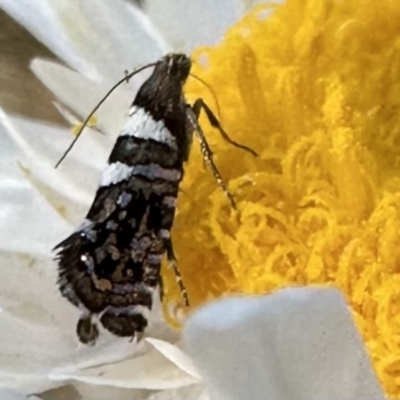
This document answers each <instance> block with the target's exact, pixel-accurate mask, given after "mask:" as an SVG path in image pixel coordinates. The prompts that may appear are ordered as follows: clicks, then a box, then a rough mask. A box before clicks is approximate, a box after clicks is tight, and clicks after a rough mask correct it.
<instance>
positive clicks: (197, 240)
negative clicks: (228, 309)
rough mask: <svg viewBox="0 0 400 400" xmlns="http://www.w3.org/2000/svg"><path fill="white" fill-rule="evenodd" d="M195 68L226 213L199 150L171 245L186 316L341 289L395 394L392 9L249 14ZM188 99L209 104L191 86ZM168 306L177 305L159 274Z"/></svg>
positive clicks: (397, 326)
mask: <svg viewBox="0 0 400 400" xmlns="http://www.w3.org/2000/svg"><path fill="white" fill-rule="evenodd" d="M193 59H194V60H195V66H194V67H193V73H195V74H196V75H198V76H199V77H201V78H202V79H204V80H205V81H206V82H207V83H208V84H209V85H210V86H211V87H212V88H213V89H214V90H215V92H216V94H217V97H218V103H219V105H220V106H221V112H220V120H221V122H222V124H223V126H224V128H225V130H226V131H227V132H228V133H229V134H230V136H231V137H232V138H233V139H234V140H236V141H238V142H240V143H243V144H246V145H248V146H250V147H252V148H254V149H255V150H256V151H258V152H259V153H260V157H259V158H254V157H252V156H251V155H250V154H247V153H246V152H243V151H241V150H240V149H237V148H235V147H233V146H231V145H229V144H228V143H226V142H225V141H224V140H223V139H222V138H221V137H220V136H219V134H218V132H217V131H216V130H214V129H212V128H211V126H210V124H209V123H208V121H207V119H206V118H205V117H204V116H202V117H201V120H200V121H201V124H202V126H203V128H204V131H205V133H206V135H207V138H208V141H209V142H210V145H211V147H212V149H213V151H214V155H215V162H216V164H217V165H218V167H219V169H220V171H221V174H222V176H223V177H224V178H225V179H226V180H227V181H229V188H230V190H231V192H232V193H233V195H234V197H235V198H236V201H237V203H238V210H237V211H234V210H232V209H231V208H230V205H229V203H228V201H227V199H226V198H225V196H224V194H223V192H222V191H221V189H220V188H219V187H218V186H217V184H216V182H215V179H214V178H213V176H212V174H211V173H209V172H208V171H207V168H206V167H204V168H203V165H204V164H203V161H202V157H201V153H200V151H199V146H198V145H197V143H196V141H195V142H194V145H193V151H192V154H191V160H190V163H189V165H188V166H187V170H186V177H185V180H184V184H183V187H182V189H183V191H182V193H181V194H180V199H179V212H178V215H177V218H176V222H175V226H174V229H173V240H174V246H175V248H176V253H177V255H178V258H179V260H178V264H179V268H180V270H181V272H182V275H183V280H184V282H185V285H186V287H187V289H188V293H189V298H190V300H191V305H192V307H196V306H198V305H199V304H202V303H204V302H205V301H207V300H208V299H211V298H215V297H217V296H221V295H223V294H227V293H238V292H240V293H247V294H261V293H268V292H271V291H273V290H276V289H278V288H281V287H285V286H290V285H307V284H323V285H328V286H335V287H338V288H339V289H340V290H341V291H342V292H343V293H344V294H345V296H346V297H347V300H348V302H349V304H350V305H351V307H352V309H353V312H354V317H355V320H356V322H357V325H358V327H359V329H360V331H361V332H362V335H363V337H364V340H365V343H366V345H367V348H368V350H369V353H370V355H371V357H372V359H373V362H374V367H375V370H376V371H377V374H378V376H379V378H380V380H381V382H382V384H383V386H384V389H385V391H386V393H387V394H388V395H390V396H392V397H399V396H400V7H399V4H398V1H396V0H381V1H379V2H374V1H371V0H357V1H339V0H286V1H285V2H284V4H281V5H265V4H264V5H260V6H258V7H256V8H255V9H254V10H253V11H252V12H251V13H250V14H249V15H247V16H246V17H245V18H244V19H243V20H242V21H240V22H239V23H237V24H236V25H235V26H234V27H232V28H231V29H230V30H229V31H228V32H227V34H226V36H225V39H224V41H223V43H221V44H220V45H218V46H215V47H213V48H200V49H198V50H197V51H196V52H195V53H194V55H193ZM186 93H187V98H188V100H189V101H190V102H193V101H194V100H195V99H196V98H198V97H202V98H203V99H204V100H205V101H206V102H207V103H208V104H209V105H210V106H211V108H213V109H214V110H217V104H216V103H215V101H214V99H213V96H212V95H211V94H210V92H209V90H208V89H207V88H206V87H204V86H203V85H201V83H199V82H197V81H195V80H190V81H189V82H188V84H187V88H186ZM163 276H164V280H165V287H166V301H165V304H171V303H174V302H175V303H177V302H180V294H179V291H178V289H177V285H176V283H175V278H174V277H173V274H172V272H171V271H167V270H164V272H163Z"/></svg>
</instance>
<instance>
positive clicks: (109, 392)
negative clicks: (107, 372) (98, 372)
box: [40, 382, 149, 400]
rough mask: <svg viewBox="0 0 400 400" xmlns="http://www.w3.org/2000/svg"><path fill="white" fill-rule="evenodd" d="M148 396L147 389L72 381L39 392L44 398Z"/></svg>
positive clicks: (137, 399) (105, 399)
mask: <svg viewBox="0 0 400 400" xmlns="http://www.w3.org/2000/svg"><path fill="white" fill-rule="evenodd" d="M148 396H149V392H148V391H147V390H136V389H124V388H116V387H109V386H98V385H89V384H86V383H81V382H74V385H73V386H72V385H66V386H62V387H60V388H57V389H52V390H50V391H47V392H45V393H41V394H40V397H42V398H43V399H44V400H114V399H115V400H133V399H135V400H144V399H146V398H147V397H148Z"/></svg>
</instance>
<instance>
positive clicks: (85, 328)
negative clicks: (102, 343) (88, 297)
mask: <svg viewBox="0 0 400 400" xmlns="http://www.w3.org/2000/svg"><path fill="white" fill-rule="evenodd" d="M76 333H77V335H78V338H79V340H80V341H81V342H82V343H84V344H87V345H90V346H93V345H94V344H95V343H96V340H97V339H98V337H99V328H98V326H97V324H96V323H94V322H93V321H92V316H91V315H90V314H84V315H82V316H81V317H80V318H79V321H78V324H77V326H76Z"/></svg>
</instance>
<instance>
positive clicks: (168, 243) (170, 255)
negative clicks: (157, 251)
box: [165, 239, 189, 307]
mask: <svg viewBox="0 0 400 400" xmlns="http://www.w3.org/2000/svg"><path fill="white" fill-rule="evenodd" d="M165 249H166V251H167V259H168V264H169V266H170V267H171V268H172V269H173V271H174V274H175V279H176V283H177V284H178V287H179V290H180V292H181V296H182V299H183V304H184V306H185V307H188V306H189V296H188V294H187V290H186V287H185V285H184V284H183V281H182V275H181V273H180V271H179V268H178V264H177V262H176V257H175V253H174V248H173V247H172V240H171V239H165Z"/></svg>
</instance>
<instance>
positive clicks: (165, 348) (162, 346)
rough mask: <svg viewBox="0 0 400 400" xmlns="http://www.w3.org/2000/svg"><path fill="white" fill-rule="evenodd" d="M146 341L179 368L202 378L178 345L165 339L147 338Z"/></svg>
mask: <svg viewBox="0 0 400 400" xmlns="http://www.w3.org/2000/svg"><path fill="white" fill-rule="evenodd" d="M146 341H147V342H148V343H150V344H151V345H153V346H154V347H155V348H156V349H157V350H158V351H159V352H160V353H161V354H162V355H164V357H166V358H167V359H168V360H170V361H171V362H173V363H174V364H175V365H176V366H177V367H178V368H180V369H181V370H183V371H185V372H186V373H188V374H189V375H191V376H193V377H194V378H197V379H199V380H200V379H201V377H200V375H199V373H198V371H197V369H196V367H195V366H194V365H193V362H192V360H191V359H190V358H189V357H188V356H187V355H186V354H185V353H184V352H183V351H182V350H180V349H179V348H178V347H177V346H175V345H173V344H171V343H168V342H166V341H164V340H158V339H154V338H147V339H146Z"/></svg>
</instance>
